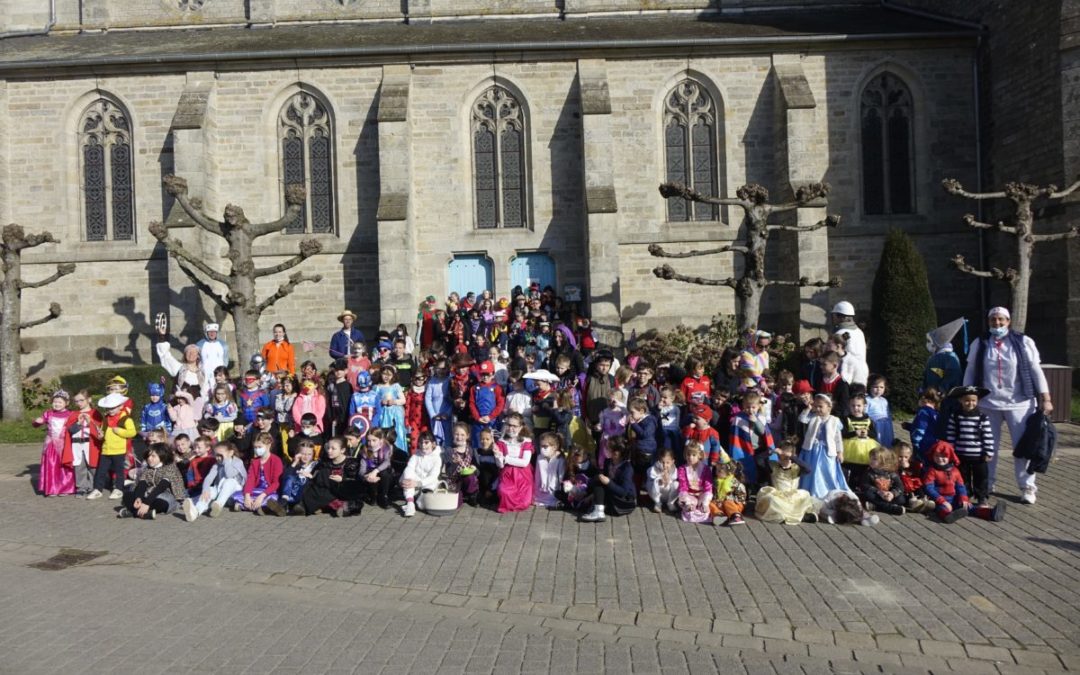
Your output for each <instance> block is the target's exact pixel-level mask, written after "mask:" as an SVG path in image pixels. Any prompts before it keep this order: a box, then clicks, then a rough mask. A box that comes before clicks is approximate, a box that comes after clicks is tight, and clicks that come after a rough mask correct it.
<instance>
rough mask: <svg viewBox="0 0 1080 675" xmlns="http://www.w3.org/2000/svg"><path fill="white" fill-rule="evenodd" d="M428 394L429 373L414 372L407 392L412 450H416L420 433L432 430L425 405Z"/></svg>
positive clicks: (406, 414)
mask: <svg viewBox="0 0 1080 675" xmlns="http://www.w3.org/2000/svg"><path fill="white" fill-rule="evenodd" d="M426 395H427V375H426V374H425V373H424V371H423V370H417V371H416V372H415V373H413V376H412V382H410V383H409V390H408V391H407V392H406V393H405V428H406V429H408V430H409V449H410V451H412V452H415V451H416V445H417V443H419V441H420V434H422V433H424V432H425V431H430V430H431V429H430V425H429V423H428V413H427V408H426V407H425V405H424V400H425V397H426ZM433 435H434V434H433ZM438 441H439V439H438V438H436V439H435V442H436V443H438ZM439 447H442V446H441V445H440V446H439Z"/></svg>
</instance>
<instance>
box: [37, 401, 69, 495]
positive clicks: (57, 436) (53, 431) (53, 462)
mask: <svg viewBox="0 0 1080 675" xmlns="http://www.w3.org/2000/svg"><path fill="white" fill-rule="evenodd" d="M69 415H71V411H69V410H61V411H59V412H57V411H55V410H46V411H45V414H43V415H42V416H41V417H39V418H37V419H36V420H34V426H35V427H42V426H43V427H45V444H44V445H43V446H42V448H41V471H40V472H39V474H38V490H39V491H40V492H41V494H43V495H45V496H46V497H51V496H53V495H71V494H75V472H74V471H72V469H71V467H69V466H64V465H63V464H62V463H61V461H60V460H61V458H62V457H63V454H64V434H65V433H67V429H65V427H66V426H67V420H68V416H69Z"/></svg>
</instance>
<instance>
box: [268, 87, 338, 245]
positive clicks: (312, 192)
mask: <svg viewBox="0 0 1080 675" xmlns="http://www.w3.org/2000/svg"><path fill="white" fill-rule="evenodd" d="M278 131H279V138H280V141H281V175H282V179H283V180H282V183H283V185H282V187H283V188H284V187H286V186H289V185H303V186H304V187H305V188H306V189H307V201H306V202H305V203H304V211H303V212H301V213H300V214H299V215H298V216H297V217H296V220H294V221H293V222H291V223H289V225H287V226H286V227H285V232H286V233H289V234H295V233H304V232H331V233H332V232H334V230H335V228H334V221H335V218H334V133H333V129H332V127H331V124H330V114H329V113H328V112H327V107H326V105H325V104H324V103H323V102H322V101H320V100H319V99H318V98H316V97H315V96H314V95H312V94H310V93H308V92H306V91H301V92H298V93H296V94H295V95H293V96H292V97H290V98H289V100H288V101H286V102H285V105H284V106H282V108H281V113H280V114H279V115H278ZM282 194H283V195H284V191H283V192H282Z"/></svg>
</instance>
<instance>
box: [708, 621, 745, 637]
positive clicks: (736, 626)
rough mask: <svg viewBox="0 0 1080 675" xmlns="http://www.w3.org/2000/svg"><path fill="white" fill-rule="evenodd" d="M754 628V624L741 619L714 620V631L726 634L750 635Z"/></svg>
mask: <svg viewBox="0 0 1080 675" xmlns="http://www.w3.org/2000/svg"><path fill="white" fill-rule="evenodd" d="M753 628H754V626H753V624H749V623H743V622H741V621H728V620H726V619H713V622H712V632H714V633H723V634H725V635H750V633H751V632H752V631H753Z"/></svg>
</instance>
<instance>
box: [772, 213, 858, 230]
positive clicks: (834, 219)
mask: <svg viewBox="0 0 1080 675" xmlns="http://www.w3.org/2000/svg"><path fill="white" fill-rule="evenodd" d="M838 225H840V216H832V215H830V216H825V219H824V220H819V221H817V222H816V223H814V224H813V225H769V226H767V228H768V230H769V231H770V232H773V231H775V230H783V231H784V232H813V231H814V230H820V229H821V228H823V227H837V226H838Z"/></svg>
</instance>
